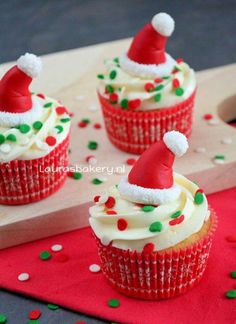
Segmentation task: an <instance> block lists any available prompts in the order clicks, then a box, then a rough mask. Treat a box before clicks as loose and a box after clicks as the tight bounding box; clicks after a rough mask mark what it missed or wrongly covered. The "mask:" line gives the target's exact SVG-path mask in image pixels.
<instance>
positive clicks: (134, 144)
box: [98, 91, 196, 154]
mask: <svg viewBox="0 0 236 324" xmlns="http://www.w3.org/2000/svg"><path fill="white" fill-rule="evenodd" d="M195 93H196V91H194V92H193V94H192V95H191V96H190V97H189V98H188V99H186V100H185V101H183V102H181V103H179V104H176V105H174V106H173V107H169V108H163V109H159V110H152V111H130V110H122V109H121V108H118V107H114V105H112V104H110V103H109V102H108V101H107V99H105V98H104V97H102V96H101V95H100V94H99V93H98V97H99V100H100V103H101V107H102V111H103V116H104V121H105V126H106V131H107V135H108V138H109V140H110V141H111V143H112V144H114V145H115V146H116V147H118V148H119V149H120V150H122V151H125V152H129V153H134V154H141V153H142V152H143V151H145V150H146V149H147V148H148V147H149V146H150V145H151V144H153V143H155V142H157V141H159V140H160V139H162V137H163V136H164V134H165V133H166V132H168V131H171V130H177V131H180V132H181V133H183V134H184V135H186V136H187V137H189V136H190V134H191V129H192V115H193V106H194V99H195Z"/></svg>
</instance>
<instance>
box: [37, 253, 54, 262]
mask: <svg viewBox="0 0 236 324" xmlns="http://www.w3.org/2000/svg"><path fill="white" fill-rule="evenodd" d="M39 258H40V259H41V260H42V261H47V260H49V259H50V258H51V253H50V252H49V251H42V252H40V254H39Z"/></svg>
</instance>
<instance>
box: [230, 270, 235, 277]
mask: <svg viewBox="0 0 236 324" xmlns="http://www.w3.org/2000/svg"><path fill="white" fill-rule="evenodd" d="M230 276H231V278H233V279H236V271H231V273H230Z"/></svg>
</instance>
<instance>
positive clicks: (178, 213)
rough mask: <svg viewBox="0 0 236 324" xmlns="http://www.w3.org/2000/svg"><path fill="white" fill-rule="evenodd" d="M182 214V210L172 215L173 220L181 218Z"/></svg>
mask: <svg viewBox="0 0 236 324" xmlns="http://www.w3.org/2000/svg"><path fill="white" fill-rule="evenodd" d="M181 214H182V212H181V210H177V211H176V212H175V213H174V214H172V215H171V216H170V217H171V218H177V217H179V216H181Z"/></svg>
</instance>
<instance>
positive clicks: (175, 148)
mask: <svg viewBox="0 0 236 324" xmlns="http://www.w3.org/2000/svg"><path fill="white" fill-rule="evenodd" d="M163 141H164V143H165V144H166V146H167V147H168V149H169V150H170V151H171V152H172V153H174V154H175V155H176V156H178V157H180V156H182V155H183V154H184V153H186V152H187V150H188V141H187V138H186V137H185V136H184V135H183V134H182V133H180V132H178V131H170V132H168V133H165V135H164V137H163Z"/></svg>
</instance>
